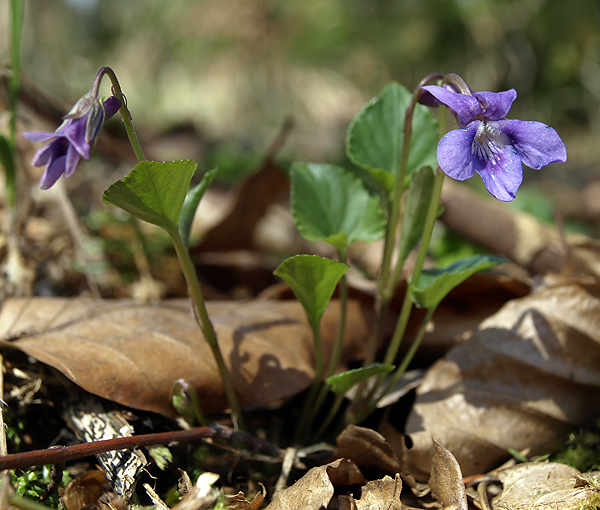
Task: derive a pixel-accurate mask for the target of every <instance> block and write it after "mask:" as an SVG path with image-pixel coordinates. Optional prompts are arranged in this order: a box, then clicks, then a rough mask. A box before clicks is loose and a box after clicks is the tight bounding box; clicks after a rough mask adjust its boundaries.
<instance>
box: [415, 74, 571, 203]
mask: <svg viewBox="0 0 600 510" xmlns="http://www.w3.org/2000/svg"><path fill="white" fill-rule="evenodd" d="M422 89H423V90H425V91H427V92H428V93H430V94H431V95H432V96H433V97H435V99H436V100H437V101H439V102H440V103H442V104H445V105H446V106H448V108H450V110H452V112H453V113H454V115H455V116H456V119H457V120H458V126H459V129H455V130H453V131H450V132H449V133H446V135H445V136H444V137H443V138H442V139H441V140H440V143H439V144H438V148H437V159H438V164H439V165H440V168H441V169H442V170H443V171H444V173H445V174H446V175H449V176H450V177H452V178H453V179H457V180H459V181H464V180H465V179H469V178H471V177H473V176H474V175H475V172H477V173H478V174H479V175H480V176H481V178H482V179H483V182H484V184H485V187H486V189H487V190H488V191H489V192H490V194H492V195H493V196H494V197H496V198H497V199H498V200H502V201H503V202H510V201H511V200H514V198H515V194H516V192H517V190H518V189H519V186H520V185H521V182H523V165H522V163H524V164H525V165H527V166H529V167H531V168H533V169H534V170H539V169H540V168H542V167H543V166H545V165H548V164H550V163H555V162H558V161H560V162H563V163H564V162H565V161H566V160H567V149H566V147H565V144H564V143H563V141H562V140H561V139H560V136H558V133H557V132H556V131H555V130H554V129H552V128H551V127H549V126H547V125H546V124H542V123H541V122H531V121H522V120H507V119H506V115H507V114H508V111H509V110H510V107H511V106H512V103H513V101H514V100H515V99H516V97H517V92H516V90H514V89H511V90H508V91H506V92H497V93H496V92H474V93H473V95H468V94H460V93H455V92H452V91H451V90H448V89H447V88H445V87H438V86H437V85H427V86H425V87H422Z"/></svg>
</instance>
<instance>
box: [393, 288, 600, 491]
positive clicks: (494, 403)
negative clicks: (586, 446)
mask: <svg viewBox="0 0 600 510" xmlns="http://www.w3.org/2000/svg"><path fill="white" fill-rule="evenodd" d="M599 297H600V286H599V285H596V284H586V283H582V282H568V281H562V282H557V283H556V284H555V285H548V286H545V287H542V288H540V289H538V290H537V291H535V292H533V293H532V294H531V295H529V296H527V297H525V298H522V299H516V300H512V301H509V302H508V303H507V304H506V305H505V306H504V307H503V308H502V309H501V310H500V311H499V312H498V313H497V314H495V315H494V316H492V317H490V318H489V319H488V320H486V321H484V322H483V323H482V324H481V326H480V328H479V330H478V331H477V332H476V333H475V334H474V336H473V337H472V338H471V339H470V340H469V341H468V342H467V343H465V344H463V345H459V346H457V347H455V348H453V349H452V350H451V351H450V352H449V353H448V355H447V356H446V357H445V358H444V359H442V360H440V361H438V362H437V363H435V364H434V365H433V366H432V367H431V368H430V369H429V370H428V372H427V373H426V375H425V378H424V380H423V383H422V385H421V386H420V387H419V388H418V390H417V399H416V402H415V405H414V407H413V409H412V411H411V413H410V415H409V418H408V421H407V424H406V433H407V434H408V435H410V438H411V440H412V443H413V447H412V448H411V449H410V450H407V449H406V448H402V447H401V446H398V444H399V441H398V439H397V438H395V437H393V434H390V427H389V426H388V427H387V428H386V431H385V432H383V433H384V435H385V436H386V438H387V439H388V441H390V444H392V446H394V448H395V449H396V451H397V453H398V455H399V457H400V458H401V460H402V462H403V465H404V466H405V468H406V469H407V470H408V471H409V472H410V473H412V474H413V475H414V476H415V477H416V478H417V479H421V480H425V479H427V477H428V475H429V471H430V467H431V459H432V456H433V449H432V446H431V437H432V436H434V437H436V438H437V439H438V440H439V441H440V442H442V443H443V444H444V445H445V446H446V447H447V448H448V449H449V450H450V451H451V452H452V453H453V454H454V455H455V456H456V458H457V459H458V462H459V464H460V466H461V468H462V471H463V474H464V475H471V474H476V473H483V472H486V471H488V470H490V469H492V468H493V467H496V466H497V465H499V464H500V463H501V462H502V461H504V460H506V459H507V458H508V456H509V455H508V453H507V449H508V448H510V447H512V448H514V449H516V450H522V449H523V448H526V447H529V448H531V455H538V454H542V453H546V452H548V451H551V450H553V449H554V448H556V447H557V446H559V445H560V444H561V443H562V442H563V441H564V439H565V437H566V435H567V433H568V431H569V430H571V429H572V428H573V427H574V426H576V425H585V424H586V423H589V422H590V421H592V420H593V419H594V418H596V417H597V416H598V408H599V406H600V391H598V387H599V386H600V299H599Z"/></svg>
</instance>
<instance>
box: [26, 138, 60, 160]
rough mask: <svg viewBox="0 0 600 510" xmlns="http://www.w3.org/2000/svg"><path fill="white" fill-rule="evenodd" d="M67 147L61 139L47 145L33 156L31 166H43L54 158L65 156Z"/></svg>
mask: <svg viewBox="0 0 600 510" xmlns="http://www.w3.org/2000/svg"><path fill="white" fill-rule="evenodd" d="M68 145H69V144H68V142H67V141H66V140H65V139H64V138H62V137H60V138H57V139H56V140H53V141H51V142H50V143H47V144H46V145H44V146H43V147H42V148H41V149H39V150H38V151H37V152H36V153H35V154H34V156H33V159H32V160H31V164H32V165H33V166H44V165H45V164H47V163H48V162H49V161H51V160H53V159H54V158H57V157H59V156H61V155H64V154H66V152H67V146H68Z"/></svg>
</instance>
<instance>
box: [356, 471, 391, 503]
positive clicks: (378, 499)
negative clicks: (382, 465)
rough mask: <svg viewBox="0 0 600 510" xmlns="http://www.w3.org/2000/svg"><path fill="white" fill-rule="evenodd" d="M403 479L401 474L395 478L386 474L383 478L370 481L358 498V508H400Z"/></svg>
mask: <svg viewBox="0 0 600 510" xmlns="http://www.w3.org/2000/svg"><path fill="white" fill-rule="evenodd" d="M401 492H402V481H401V480H400V475H398V474H396V477H395V479H392V478H390V477H389V476H384V477H383V478H382V479H381V480H373V481H371V482H368V483H367V484H366V485H365V486H364V487H363V488H362V490H361V496H360V499H359V500H356V508H357V510H400V509H401V508H402V503H401V502H400V493H401Z"/></svg>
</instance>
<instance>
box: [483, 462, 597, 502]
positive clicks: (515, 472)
mask: <svg viewBox="0 0 600 510" xmlns="http://www.w3.org/2000/svg"><path fill="white" fill-rule="evenodd" d="M498 476H499V478H500V481H501V482H502V485H503V491H502V494H500V496H498V497H497V498H495V499H494V501H493V507H494V510H584V509H594V508H597V507H598V505H600V480H599V479H597V478H594V477H591V478H585V476H581V473H580V472H579V471H577V469H575V468H572V467H571V466H567V465H565V464H557V463H553V462H547V463H528V464H519V465H517V466H514V467H512V468H509V469H506V470H503V471H500V472H499V473H498Z"/></svg>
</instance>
